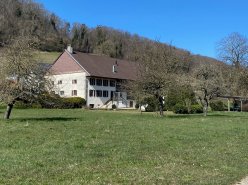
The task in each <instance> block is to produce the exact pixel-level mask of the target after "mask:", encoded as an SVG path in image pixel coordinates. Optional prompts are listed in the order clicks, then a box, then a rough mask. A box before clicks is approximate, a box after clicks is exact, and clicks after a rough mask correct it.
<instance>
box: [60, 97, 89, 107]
mask: <svg viewBox="0 0 248 185" xmlns="http://www.w3.org/2000/svg"><path fill="white" fill-rule="evenodd" d="M61 100H62V102H61V107H59V108H62V109H75V108H82V107H83V106H85V105H86V101H85V99H83V98H80V97H73V98H61Z"/></svg>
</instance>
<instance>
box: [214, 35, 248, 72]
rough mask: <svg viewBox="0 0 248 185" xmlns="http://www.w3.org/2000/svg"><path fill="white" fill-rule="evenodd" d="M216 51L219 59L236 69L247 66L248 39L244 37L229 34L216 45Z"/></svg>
mask: <svg viewBox="0 0 248 185" xmlns="http://www.w3.org/2000/svg"><path fill="white" fill-rule="evenodd" d="M217 50H218V55H219V58H220V59H221V60H223V61H224V62H226V63H227V64H231V65H233V66H234V67H235V68H236V69H238V68H240V67H244V66H245V67H247V66H248V39H247V38H246V37H245V36H243V35H241V34H239V33H231V34H230V35H229V36H227V37H225V38H224V39H222V40H221V41H220V42H219V43H218V46H217Z"/></svg>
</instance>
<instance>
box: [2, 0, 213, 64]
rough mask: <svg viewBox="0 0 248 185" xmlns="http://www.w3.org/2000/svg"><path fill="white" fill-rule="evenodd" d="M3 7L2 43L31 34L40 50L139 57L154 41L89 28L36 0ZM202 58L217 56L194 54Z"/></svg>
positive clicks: (11, 1)
mask: <svg viewBox="0 0 248 185" xmlns="http://www.w3.org/2000/svg"><path fill="white" fill-rule="evenodd" d="M0 8H1V10H2V11H0V46H1V47H4V46H5V45H7V44H8V43H9V42H10V40H11V39H13V38H15V37H18V36H26V35H28V36H30V35H31V36H35V37H37V38H38V39H39V46H38V47H39V49H40V50H41V51H63V49H64V48H66V46H67V45H68V44H71V45H72V47H73V48H74V49H75V50H78V51H82V52H86V53H95V54H100V55H107V56H110V57H116V58H124V59H128V60H132V61H136V60H138V59H139V58H140V57H141V55H142V54H143V53H144V52H145V51H146V49H147V48H150V47H152V46H153V45H154V41H152V40H149V39H147V38H143V37H140V36H139V35H136V34H135V35H133V34H130V33H128V32H124V31H120V30H116V29H112V28H109V27H106V26H97V27H96V28H89V27H88V26H87V25H85V24H82V23H73V24H72V25H70V23H68V22H65V21H63V20H61V19H60V18H59V17H58V16H56V15H55V14H53V13H50V12H48V11H47V10H45V9H44V7H43V6H42V5H41V4H38V3H36V2H35V1H33V0H1V1H0ZM164 45H166V44H164ZM166 46H167V47H168V48H170V49H173V50H174V51H175V52H176V53H178V55H183V56H185V55H186V56H189V55H190V53H189V52H188V51H186V50H182V49H178V48H176V47H172V46H169V45H166ZM199 59H200V60H202V61H213V60H214V59H211V58H205V57H201V56H194V57H193V58H192V61H195V60H199Z"/></svg>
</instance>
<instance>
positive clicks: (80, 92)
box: [50, 46, 137, 108]
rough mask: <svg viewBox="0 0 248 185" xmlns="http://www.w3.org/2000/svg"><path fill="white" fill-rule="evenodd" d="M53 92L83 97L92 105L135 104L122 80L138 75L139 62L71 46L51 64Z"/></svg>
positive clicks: (106, 106)
mask: <svg viewBox="0 0 248 185" xmlns="http://www.w3.org/2000/svg"><path fill="white" fill-rule="evenodd" d="M50 72H51V74H52V75H51V76H50V78H51V80H52V83H53V84H54V89H53V91H54V93H55V94H58V95H60V96H61V97H82V98H84V99H85V100H86V102H87V106H89V107H91V108H111V107H112V105H114V104H115V105H116V106H117V107H118V108H134V107H135V101H134V100H133V99H132V98H130V97H129V96H128V94H127V92H125V91H123V90H122V89H123V88H122V82H124V81H126V80H135V79H136V78H137V64H136V63H135V62H130V61H126V60H119V59H114V58H110V57H107V56H98V55H93V54H86V53H81V52H76V51H75V52H74V51H73V49H72V47H70V46H68V48H67V50H65V51H64V52H63V53H62V54H61V55H60V56H59V57H58V59H57V60H56V61H55V62H54V63H53V65H52V67H51V68H50Z"/></svg>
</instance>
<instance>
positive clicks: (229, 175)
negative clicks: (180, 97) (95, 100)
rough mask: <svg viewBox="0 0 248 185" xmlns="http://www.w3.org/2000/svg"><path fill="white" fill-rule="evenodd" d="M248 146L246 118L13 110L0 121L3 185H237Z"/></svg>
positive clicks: (245, 168) (247, 168) (246, 169)
mask: <svg viewBox="0 0 248 185" xmlns="http://www.w3.org/2000/svg"><path fill="white" fill-rule="evenodd" d="M2 116H3V110H2V109H0V117H2ZM247 142H248V113H212V114H210V116H209V117H207V118H204V117H202V116H200V115H192V116H169V117H164V118H160V117H158V116H156V115H155V114H143V115H140V114H138V113H129V112H118V111H87V110H14V111H13V117H12V120H10V121H3V120H0V184H149V185H150V184H170V185H171V184H179V185H181V184H189V185H192V184H196V185H202V184H210V185H213V184H216V185H221V184H223V185H227V184H234V183H235V182H237V181H239V180H240V179H241V178H243V177H245V176H246V175H248V152H247V151H248V143H247Z"/></svg>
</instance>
